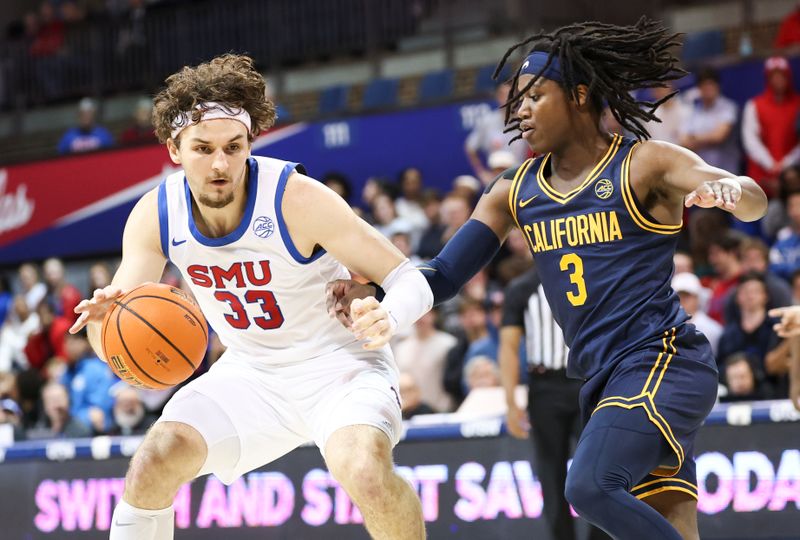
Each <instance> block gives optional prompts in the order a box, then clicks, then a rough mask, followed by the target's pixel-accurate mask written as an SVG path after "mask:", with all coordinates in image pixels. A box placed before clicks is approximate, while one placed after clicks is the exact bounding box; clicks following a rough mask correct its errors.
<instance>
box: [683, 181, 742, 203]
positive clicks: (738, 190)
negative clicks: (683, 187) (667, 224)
mask: <svg viewBox="0 0 800 540" xmlns="http://www.w3.org/2000/svg"><path fill="white" fill-rule="evenodd" d="M741 198H742V186H741V185H739V182H737V181H736V180H734V179H733V178H721V179H719V180H714V181H711V182H703V183H702V184H700V185H699V186H698V187H697V189H695V190H694V191H692V192H691V193H689V194H688V195H687V196H686V199H684V205H686V208H689V207H691V206H699V207H700V208H715V207H716V208H722V209H723V210H735V209H736V203H738V202H739V199H741Z"/></svg>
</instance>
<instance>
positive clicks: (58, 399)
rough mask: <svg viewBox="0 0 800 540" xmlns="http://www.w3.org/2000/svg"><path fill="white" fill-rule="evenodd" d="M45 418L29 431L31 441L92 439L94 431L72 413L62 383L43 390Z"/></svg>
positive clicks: (65, 389)
mask: <svg viewBox="0 0 800 540" xmlns="http://www.w3.org/2000/svg"><path fill="white" fill-rule="evenodd" d="M42 406H43V408H44V414H45V416H44V418H42V419H41V420H40V422H39V423H37V425H36V426H35V427H34V428H32V429H31V430H29V431H28V438H29V439H53V438H59V437H66V438H75V437H90V436H91V435H92V430H91V429H90V428H89V427H88V426H86V425H85V424H83V422H80V421H79V420H78V419H77V418H74V417H73V416H72V414H71V413H70V403H69V393H68V392H67V388H66V387H65V386H64V385H63V384H60V383H57V382H50V383H48V384H47V385H45V387H44V389H42Z"/></svg>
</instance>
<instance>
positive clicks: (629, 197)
mask: <svg viewBox="0 0 800 540" xmlns="http://www.w3.org/2000/svg"><path fill="white" fill-rule="evenodd" d="M637 144H638V143H637V142H636V141H635V140H632V139H628V138H624V137H621V136H618V135H615V136H614V138H613V140H612V142H611V146H610V147H609V149H608V152H607V153H606V155H605V156H604V157H603V159H602V160H600V162H599V163H598V164H597V166H595V168H594V169H593V170H592V172H591V173H590V174H589V175H588V176H587V177H586V178H585V179H584V181H583V182H582V183H581V184H580V185H579V186H578V187H576V188H575V189H573V190H571V191H569V192H568V193H560V192H558V191H556V190H555V189H553V188H552V187H551V186H550V185H549V184H548V182H547V180H546V178H547V177H548V176H549V171H550V155H549V154H548V155H546V156H543V157H539V158H535V159H529V160H528V161H526V162H525V163H524V164H523V165H522V166H521V167H520V168H519V169H518V170H517V173H516V175H515V176H514V180H513V183H512V186H511V193H510V194H509V205H510V207H511V212H512V215H513V216H514V218H515V220H516V223H517V226H518V227H519V228H520V230H521V231H522V233H523V235H524V236H525V238H526V240H527V242H528V245H529V247H530V249H531V251H532V252H533V256H534V258H535V260H536V267H537V269H538V272H539V276H540V278H541V280H542V284H543V286H544V291H545V295H546V296H547V300H548V302H549V303H550V307H551V309H552V311H553V315H554V317H555V319H556V321H558V323H559V325H560V326H561V328H562V329H563V331H564V336H565V338H566V342H567V344H568V345H569V348H570V359H569V364H568V374H569V375H570V376H572V377H579V378H582V379H588V378H590V377H592V376H593V375H595V374H596V373H597V372H598V371H600V370H601V369H603V368H604V367H606V366H608V365H609V363H616V362H617V361H619V359H620V358H622V357H623V356H624V355H625V354H626V353H627V352H629V351H631V350H634V349H636V348H637V347H639V346H641V345H642V344H644V343H646V342H648V341H651V340H652V339H654V338H659V337H660V336H662V335H663V333H664V331H665V330H668V329H670V328H672V327H674V326H676V325H678V324H680V323H681V322H683V321H685V320H686V318H687V317H686V314H685V312H684V311H683V310H682V309H681V307H680V303H679V301H678V297H677V295H676V294H675V293H674V292H673V290H672V287H671V284H670V282H671V278H672V271H673V262H672V256H673V253H674V252H675V247H676V244H677V234H678V232H679V231H680V229H681V226H680V225H662V224H659V223H657V222H656V221H655V219H654V218H653V217H652V216H651V215H650V214H649V213H648V212H647V211H646V210H645V209H644V206H643V205H642V204H641V203H640V202H639V201H638V200H637V199H636V195H635V194H634V192H633V189H632V188H631V185H630V177H629V172H630V160H631V155H632V154H633V152H634V151H635V148H636V146H637Z"/></svg>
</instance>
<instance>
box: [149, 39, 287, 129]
mask: <svg viewBox="0 0 800 540" xmlns="http://www.w3.org/2000/svg"><path fill="white" fill-rule="evenodd" d="M165 82H166V87H165V88H163V89H162V90H161V91H160V92H159V93H158V94H156V97H155V98H153V125H154V126H155V131H156V135H157V136H158V140H159V141H161V142H162V143H164V142H166V141H167V139H169V138H170V137H171V132H172V122H173V121H174V120H175V118H176V117H178V115H180V114H181V113H184V112H186V111H192V122H198V121H199V120H200V116H201V114H202V113H203V111H202V110H198V109H196V108H195V107H196V106H197V104H198V103H202V102H204V101H216V102H218V103H224V104H225V105H227V106H229V107H231V108H232V109H238V108H242V109H244V110H246V111H247V112H248V113H249V114H250V118H251V121H252V127H251V130H250V134H249V136H248V138H249V139H250V141H252V140H253V138H254V137H255V136H257V135H258V134H259V133H261V132H262V131H264V130H266V129H269V128H270V127H272V125H273V124H274V123H275V118H276V114H275V104H274V103H272V101H271V100H270V99H268V98H267V96H266V81H265V80H264V77H262V76H261V74H260V73H259V72H258V71H256V69H255V67H254V66H253V59H252V58H250V57H249V56H245V55H240V54H223V55H221V56H217V57H216V58H214V59H213V60H211V61H209V62H206V63H204V64H200V65H199V66H196V67H189V66H185V67H184V68H183V69H181V70H180V71H178V72H177V73H174V74H172V75H170V76H169V77H167V80H166V81H165ZM175 144H177V145H180V136H178V140H176V141H175Z"/></svg>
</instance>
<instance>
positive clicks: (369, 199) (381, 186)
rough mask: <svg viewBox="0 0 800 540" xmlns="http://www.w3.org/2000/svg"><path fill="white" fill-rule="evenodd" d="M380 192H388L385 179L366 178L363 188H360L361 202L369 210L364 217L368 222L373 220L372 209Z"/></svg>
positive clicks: (385, 193)
mask: <svg viewBox="0 0 800 540" xmlns="http://www.w3.org/2000/svg"><path fill="white" fill-rule="evenodd" d="M381 194H384V195H388V194H389V188H388V187H387V183H386V181H385V180H382V179H380V178H376V177H370V178H367V181H366V183H365V184H364V188H363V189H362V190H361V202H362V203H363V205H364V209H365V210H367V211H369V212H370V214H369V215H368V216H365V217H364V219H366V220H367V221H369V222H370V223H372V222H373V221H374V218H373V216H372V209H373V208H374V203H375V199H376V198H377V197H378V195H381Z"/></svg>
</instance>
